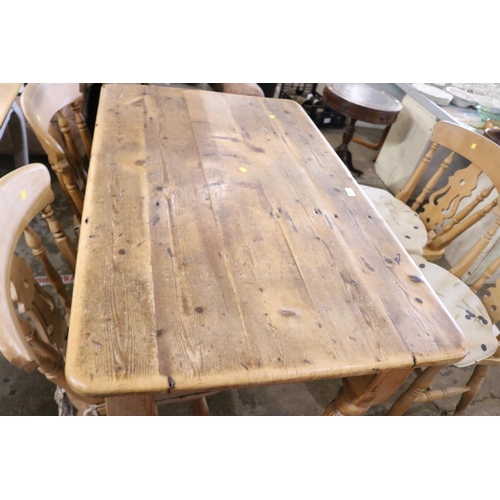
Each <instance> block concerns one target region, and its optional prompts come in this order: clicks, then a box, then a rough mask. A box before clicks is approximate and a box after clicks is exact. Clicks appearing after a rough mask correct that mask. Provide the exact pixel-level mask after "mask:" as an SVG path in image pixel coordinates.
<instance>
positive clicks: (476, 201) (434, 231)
mask: <svg viewBox="0 0 500 500" xmlns="http://www.w3.org/2000/svg"><path fill="white" fill-rule="evenodd" d="M430 141H431V146H430V148H429V150H428V152H427V154H426V155H425V156H424V158H423V159H422V161H421V162H420V164H419V165H418V166H417V168H416V169H415V170H414V172H413V174H412V175H411V177H410V178H409V180H408V182H407V183H406V185H405V186H404V187H403V189H402V190H401V191H400V192H399V193H397V194H396V196H393V195H392V194H391V193H389V192H388V191H385V190H383V189H378V188H374V187H369V186H363V189H364V191H365V193H366V195H367V196H368V198H370V200H371V201H372V202H373V203H374V204H375V206H376V208H377V209H378V210H379V212H380V213H381V215H382V217H383V218H384V219H385V220H386V222H387V223H388V224H389V226H390V227H391V229H392V230H393V231H394V233H395V234H396V236H397V237H398V239H399V240H400V242H401V244H402V245H403V246H404V247H405V249H406V250H407V251H408V253H410V254H412V255H423V256H424V257H425V258H426V259H427V260H436V259H438V258H440V257H441V256H442V255H443V253H444V251H445V249H446V247H447V246H448V245H449V244H450V243H452V242H453V241H454V240H455V239H456V238H458V237H459V236H460V235H461V234H462V233H464V232H465V231H466V230H467V229H469V228H470V227H471V226H472V225H474V224H476V223H477V222H479V221H480V220H481V219H482V218H483V217H484V216H485V215H486V214H488V213H489V212H490V211H491V210H492V209H493V208H494V207H495V206H496V205H497V203H498V199H497V196H498V193H499V192H500V146H499V145H497V144H495V143H494V142H492V141H490V140H489V139H487V138H485V137H484V136H482V135H480V134H477V133H476V132H472V131H470V130H468V129H466V128H464V127H461V126H459V125H455V124H454V123H449V122H444V121H441V122H438V123H436V125H435V126H434V129H433V131H432V135H431V137H430ZM439 146H441V147H444V148H446V149H447V150H450V152H449V154H447V156H446V158H445V159H444V160H443V161H442V162H441V164H440V165H438V166H437V168H436V170H435V171H434V173H433V175H432V176H431V177H430V179H429V181H428V182H427V183H426V184H425V186H424V188H423V189H422V191H421V192H420V193H415V196H416V198H415V199H412V198H411V197H412V194H413V192H414V190H415V188H416V186H417V184H418V183H419V181H420V179H421V178H422V176H423V175H424V174H425V173H426V170H427V169H428V166H429V163H430V161H431V160H432V157H433V155H434V153H435V151H436V150H437V149H438V147H439ZM455 155H460V156H462V157H464V158H466V159H467V160H468V161H469V162H470V164H469V165H468V166H467V167H466V168H462V169H460V170H457V171H456V172H455V173H454V174H453V175H451V176H450V177H449V178H448V180H447V183H446V185H445V186H443V187H441V188H439V189H436V185H437V184H438V182H439V180H440V179H441V177H442V176H443V175H444V176H445V177H446V170H447V168H448V167H449V165H450V164H451V162H452V160H453V157H454V156H455ZM480 175H483V176H484V175H486V176H487V177H488V179H489V185H488V186H487V187H486V188H485V189H483V190H482V191H481V192H480V193H473V191H474V190H475V189H476V187H477V185H478V179H479V176H480ZM491 197H493V199H491ZM487 198H488V200H486V199H487ZM485 200H486V201H485ZM407 204H408V205H409V206H408V205H407Z"/></svg>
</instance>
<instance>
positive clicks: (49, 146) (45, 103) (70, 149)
mask: <svg viewBox="0 0 500 500" xmlns="http://www.w3.org/2000/svg"><path fill="white" fill-rule="evenodd" d="M82 103H83V96H82V94H81V93H80V90H79V84H78V83H29V84H28V85H27V86H26V88H25V90H24V92H23V93H22V95H21V108H22V110H23V113H24V116H25V117H26V120H27V121H28V123H29V124H30V126H31V128H32V129H33V132H34V133H35V135H36V137H37V138H38V140H39V141H40V143H41V145H42V147H43V149H44V151H45V152H46V153H47V156H48V160H49V163H50V165H51V167H52V169H53V170H54V172H55V173H56V175H57V178H58V180H59V183H60V184H61V188H62V190H63V192H64V193H65V195H66V196H67V198H68V200H69V202H70V203H71V206H72V208H73V212H74V218H75V227H76V229H78V227H79V225H80V222H81V217H82V209H83V198H84V192H85V184H86V180H87V173H86V171H85V168H84V167H83V164H82V156H81V152H80V150H79V148H78V146H77V142H76V141H75V138H73V136H72V133H71V128H70V126H69V122H68V119H67V118H66V116H65V113H64V111H65V108H66V106H71V108H72V112H73V114H74V119H75V122H76V125H77V128H78V132H79V136H80V141H81V144H82V148H83V150H84V152H85V155H86V157H87V159H90V150H91V146H92V140H91V137H90V133H89V130H88V128H87V125H86V123H85V119H84V117H83V115H82ZM54 116H57V123H58V126H59V130H57V127H55V126H54Z"/></svg>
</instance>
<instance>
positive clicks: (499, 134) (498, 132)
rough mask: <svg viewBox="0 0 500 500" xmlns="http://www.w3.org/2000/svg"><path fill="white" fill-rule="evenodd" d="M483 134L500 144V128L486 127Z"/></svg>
mask: <svg viewBox="0 0 500 500" xmlns="http://www.w3.org/2000/svg"><path fill="white" fill-rule="evenodd" d="M484 135H485V136H486V137H488V139H491V140H492V141H493V142H496V143H497V144H498V145H499V146H500V128H487V129H485V131H484Z"/></svg>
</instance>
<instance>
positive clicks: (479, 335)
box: [411, 255, 499, 367]
mask: <svg viewBox="0 0 500 500" xmlns="http://www.w3.org/2000/svg"><path fill="white" fill-rule="evenodd" d="M411 257H412V259H413V260H414V261H415V263H416V264H417V265H418V267H419V268H420V271H422V274H423V275H424V276H425V278H426V279H427V281H428V282H429V284H430V285H431V287H432V289H433V290H434V291H435V292H436V294H437V296H438V297H439V298H440V299H441V302H442V303H443V305H444V306H445V307H446V309H447V310H448V312H449V313H450V314H451V316H452V317H453V319H454V320H455V321H456V322H457V324H458V326H459V327H460V329H461V330H462V332H463V333H464V335H465V337H466V338H467V340H468V342H469V353H468V354H467V356H465V358H464V359H462V360H461V361H459V362H458V363H455V366H459V367H463V366H469V365H472V364H474V363H477V362H478V361H481V360H482V359H485V358H488V357H490V356H491V355H492V354H494V353H495V351H496V350H497V348H498V341H497V339H496V336H497V335H498V334H499V330H498V328H497V327H496V326H495V325H493V324H492V323H491V320H490V317H489V316H488V312H487V311H486V307H485V306H484V305H483V303H482V302H481V300H480V299H479V297H478V296H477V295H476V294H475V293H474V292H472V291H471V290H470V288H469V287H468V286H467V285H466V284H465V283H464V282H463V281H461V280H460V279H459V278H457V277H456V276H454V275H453V274H451V273H450V272H448V271H447V270H446V269H443V268H442V267H440V266H438V265H436V264H433V263H431V262H428V261H426V260H425V259H424V258H423V257H420V256H417V255H412V256H411Z"/></svg>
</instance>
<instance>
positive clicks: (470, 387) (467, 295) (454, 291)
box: [388, 208, 500, 415]
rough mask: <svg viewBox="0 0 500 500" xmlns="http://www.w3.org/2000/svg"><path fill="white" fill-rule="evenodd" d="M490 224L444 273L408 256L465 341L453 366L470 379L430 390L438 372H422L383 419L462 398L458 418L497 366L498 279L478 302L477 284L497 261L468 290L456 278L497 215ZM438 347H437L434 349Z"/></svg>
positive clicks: (488, 235)
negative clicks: (465, 347) (467, 370)
mask: <svg viewBox="0 0 500 500" xmlns="http://www.w3.org/2000/svg"><path fill="white" fill-rule="evenodd" d="M495 213H496V215H498V217H497V218H496V220H495V223H494V225H493V226H492V227H491V228H490V229H488V231H486V233H485V234H484V235H483V236H482V237H481V238H480V239H479V240H478V241H477V242H476V244H475V245H474V246H473V247H472V248H471V250H470V251H469V252H467V254H465V256H464V257H463V258H462V259H461V260H460V261H459V262H458V263H457V264H456V265H455V266H453V267H452V268H451V269H450V270H449V271H447V270H445V269H444V268H442V267H440V266H438V265H436V264H434V263H433V262H428V261H426V260H425V259H424V258H423V257H422V256H412V258H413V260H414V261H415V263H416V264H417V265H418V267H419V268H420V270H421V271H422V273H423V275H424V276H425V278H426V279H427V281H428V282H429V284H430V286H431V287H432V288H433V290H434V291H435V292H436V294H437V295H438V297H439V299H440V300H441V302H442V303H443V305H444V306H445V307H446V309H447V310H448V312H449V313H450V315H451V316H452V317H453V318H454V319H455V321H456V322H457V324H458V326H459V327H460V329H461V330H462V332H463V333H464V335H465V336H466V338H467V340H468V342H469V352H468V354H467V355H466V356H465V358H464V359H462V360H461V361H460V362H458V363H455V364H454V365H453V366H455V367H458V368H460V367H466V366H471V365H475V368H474V371H473V373H472V376H471V377H470V379H469V381H468V382H467V384H466V385H464V386H455V387H446V388H440V389H435V388H432V387H431V383H432V381H433V379H434V377H435V376H436V375H437V374H438V372H439V370H440V369H441V368H442V367H437V366H430V367H428V368H425V369H424V370H423V371H421V372H420V373H419V375H418V376H417V377H416V378H415V380H414V381H413V383H412V384H411V386H410V387H409V388H408V389H407V390H406V391H405V392H404V393H403V394H402V395H401V396H400V397H399V398H398V400H397V401H396V402H395V403H394V404H393V405H392V407H391V408H390V410H389V412H388V415H402V414H403V413H404V412H405V411H406V410H407V409H408V408H409V407H410V406H411V405H412V404H414V403H425V402H430V401H437V400H440V399H444V398H449V397H453V396H457V395H460V394H461V395H462V396H461V399H460V401H459V403H458V405H457V407H456V409H455V415H463V414H464V413H465V411H466V409H467V407H468V405H469V404H470V403H471V401H472V400H473V399H474V397H475V396H476V394H477V393H478V391H479V389H480V387H481V384H482V382H483V381H484V379H485V377H486V375H487V374H488V372H489V370H490V367H491V366H500V349H499V340H500V337H499V334H500V331H499V330H498V328H497V327H496V323H498V322H499V321H500V279H498V280H497V281H496V283H495V285H493V286H491V287H489V288H487V289H486V290H485V291H484V292H483V293H482V294H481V295H482V300H481V298H480V297H479V295H478V294H479V291H480V290H483V285H484V283H485V282H486V280H487V279H488V278H490V277H491V276H492V275H493V274H494V273H495V272H496V271H497V270H498V269H499V268H500V257H498V258H497V259H496V260H494V261H493V262H492V263H491V264H490V265H489V266H488V267H487V268H486V269H485V270H484V271H483V274H482V275H481V276H480V278H479V279H478V280H476V281H475V282H474V283H473V284H472V285H471V287H470V288H469V287H468V286H467V285H466V284H465V283H464V282H463V281H462V280H461V279H460V278H461V277H462V276H464V274H465V273H466V272H467V270H468V269H469V268H470V267H471V265H472V264H473V263H474V261H475V259H477V257H478V256H479V255H480V254H481V252H482V251H483V250H484V249H485V248H486V246H487V245H488V243H489V241H490V240H491V238H492V237H493V236H494V235H495V233H496V232H497V230H498V228H499V227H500V210H499V209H498V208H497V209H495ZM437 348H439V346H437Z"/></svg>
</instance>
